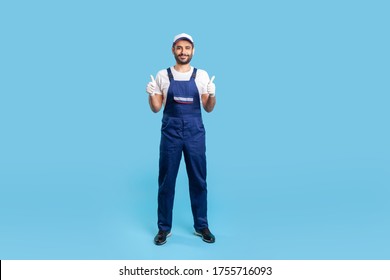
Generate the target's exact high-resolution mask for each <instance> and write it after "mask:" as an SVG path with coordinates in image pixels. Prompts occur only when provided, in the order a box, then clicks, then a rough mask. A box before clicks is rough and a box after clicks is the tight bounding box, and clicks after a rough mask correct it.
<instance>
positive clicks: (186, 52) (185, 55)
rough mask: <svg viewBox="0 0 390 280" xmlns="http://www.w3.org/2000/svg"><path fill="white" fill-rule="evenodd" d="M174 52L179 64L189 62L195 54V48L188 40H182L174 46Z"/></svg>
mask: <svg viewBox="0 0 390 280" xmlns="http://www.w3.org/2000/svg"><path fill="white" fill-rule="evenodd" d="M172 53H173V55H174V56H175V59H176V62H177V64H188V63H190V61H191V59H192V55H193V54H194V48H193V47H192V44H191V43H190V42H188V41H187V40H180V41H178V42H176V44H175V45H174V46H173V47H172Z"/></svg>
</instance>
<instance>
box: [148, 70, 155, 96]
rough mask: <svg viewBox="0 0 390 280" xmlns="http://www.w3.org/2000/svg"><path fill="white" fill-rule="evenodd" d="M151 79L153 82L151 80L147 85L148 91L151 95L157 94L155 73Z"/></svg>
mask: <svg viewBox="0 0 390 280" xmlns="http://www.w3.org/2000/svg"><path fill="white" fill-rule="evenodd" d="M150 79H151V82H149V83H148V85H147V86H146V92H147V93H148V94H149V95H150V96H153V95H154V94H155V93H154V91H155V89H156V81H155V80H154V78H153V75H150Z"/></svg>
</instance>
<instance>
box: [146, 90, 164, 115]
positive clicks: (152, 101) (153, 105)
mask: <svg viewBox="0 0 390 280" xmlns="http://www.w3.org/2000/svg"><path fill="white" fill-rule="evenodd" d="M162 104H163V95H162V94H154V95H149V105H150V109H152V111H153V112H154V113H157V112H159V111H160V110H161V107H162Z"/></svg>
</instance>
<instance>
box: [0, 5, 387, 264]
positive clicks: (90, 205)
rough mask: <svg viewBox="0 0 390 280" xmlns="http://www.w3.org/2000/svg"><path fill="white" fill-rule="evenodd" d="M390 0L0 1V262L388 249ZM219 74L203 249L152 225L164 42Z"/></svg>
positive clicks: (179, 202) (294, 255) (183, 202)
mask: <svg viewBox="0 0 390 280" xmlns="http://www.w3.org/2000/svg"><path fill="white" fill-rule="evenodd" d="M389 8H390V5H389V2H388V1H301V0H300V1H248V0H243V1H234V2H230V3H229V2H226V3H222V2H217V1H215V2H210V1H203V0H201V1H196V2H193V1H192V2H191V1H188V2H177V1H143V2H139V3H134V1H73V0H72V1H42V0H37V1H1V2H0V38H1V39H0V40H1V43H0V50H1V51H0V94H1V95H0V133H1V135H0V227H1V228H0V259H389V258H390V240H389V236H390V223H389V213H390V203H389V197H390V190H389V187H390V149H389V143H390V133H389V119H390V110H389V104H390V103H389V102H390V98H389V94H390V85H389V74H390V68H389V65H390V55H389V50H390V43H389V42H390V40H389V33H388V32H389V26H390V18H389ZM181 32H186V33H189V34H191V35H192V36H193V37H194V39H195V42H196V54H195V56H194V59H193V61H192V64H193V65H194V66H196V67H198V68H201V69H205V70H207V71H208V73H209V74H210V75H215V76H216V79H215V84H216V87H217V98H218V102H217V106H216V108H215V110H214V112H212V113H211V114H207V113H204V122H205V126H206V130H207V157H208V185H209V221H210V226H211V230H212V231H213V232H214V233H215V235H216V237H217V242H216V243H215V244H213V245H210V244H206V243H204V242H202V241H201V240H200V238H198V237H195V236H194V235H193V229H192V216H191V212H190V203H189V197H188V187H187V178H186V173H185V168H184V165H183V162H182V166H181V169H180V173H179V176H178V179H177V194H176V199H175V208H174V228H173V235H172V237H170V239H169V240H168V243H167V244H166V245H164V246H162V247H157V246H155V245H154V244H153V241H152V240H153V237H154V235H155V233H156V232H157V226H156V207H157V173H158V146H159V140H160V120H161V112H160V113H158V114H154V113H152V112H151V111H150V109H149V106H148V102H147V95H146V94H145V87H146V84H147V82H148V81H149V75H150V74H153V75H155V74H156V73H157V71H158V70H160V69H163V68H166V67H168V66H170V65H173V63H174V59H173V56H172V54H171V50H170V47H171V41H172V39H173V37H174V36H175V35H176V34H178V33H181Z"/></svg>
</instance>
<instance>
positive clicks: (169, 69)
mask: <svg viewBox="0 0 390 280" xmlns="http://www.w3.org/2000/svg"><path fill="white" fill-rule="evenodd" d="M167 72H168V77H169V81H172V80H173V74H172V71H171V67H168V68H167Z"/></svg>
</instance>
